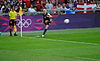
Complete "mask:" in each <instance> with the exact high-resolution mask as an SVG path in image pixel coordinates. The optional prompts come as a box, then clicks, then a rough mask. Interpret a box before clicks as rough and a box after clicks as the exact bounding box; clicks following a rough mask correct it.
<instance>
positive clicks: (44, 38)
mask: <svg viewBox="0 0 100 61" xmlns="http://www.w3.org/2000/svg"><path fill="white" fill-rule="evenodd" d="M44 39H45V40H50V41H61V42H70V43H79V44H88V45H100V44H97V43H86V42H77V41H68V40H56V39H47V38H44Z"/></svg>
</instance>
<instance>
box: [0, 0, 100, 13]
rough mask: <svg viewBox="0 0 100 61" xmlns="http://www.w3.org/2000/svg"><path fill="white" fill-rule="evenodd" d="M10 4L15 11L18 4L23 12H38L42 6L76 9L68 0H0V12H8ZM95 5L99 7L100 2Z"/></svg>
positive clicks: (17, 8) (73, 3)
mask: <svg viewBox="0 0 100 61" xmlns="http://www.w3.org/2000/svg"><path fill="white" fill-rule="evenodd" d="M89 2H93V1H89ZM11 6H14V7H15V10H16V11H17V12H19V7H20V6H22V8H23V10H24V11H25V12H38V11H42V9H44V8H45V9H65V10H76V3H75V2H70V1H69V0H0V13H8V12H9V11H10V8H11ZM97 6H98V7H100V4H97ZM62 12H63V13H64V12H65V11H62Z"/></svg>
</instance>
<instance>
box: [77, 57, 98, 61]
mask: <svg viewBox="0 0 100 61" xmlns="http://www.w3.org/2000/svg"><path fill="white" fill-rule="evenodd" d="M76 58H79V59H84V60H93V61H94V60H95V61H97V60H98V59H94V58H85V57H76Z"/></svg>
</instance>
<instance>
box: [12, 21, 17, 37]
mask: <svg viewBox="0 0 100 61" xmlns="http://www.w3.org/2000/svg"><path fill="white" fill-rule="evenodd" d="M13 32H14V36H17V34H16V32H17V27H16V21H14V30H13Z"/></svg>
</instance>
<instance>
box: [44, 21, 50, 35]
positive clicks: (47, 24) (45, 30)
mask: <svg viewBox="0 0 100 61" xmlns="http://www.w3.org/2000/svg"><path fill="white" fill-rule="evenodd" d="M49 23H50V22H49V21H48V20H46V21H45V23H44V24H45V29H44V32H43V34H42V37H44V35H45V34H46V32H47V30H48V28H49Z"/></svg>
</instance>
